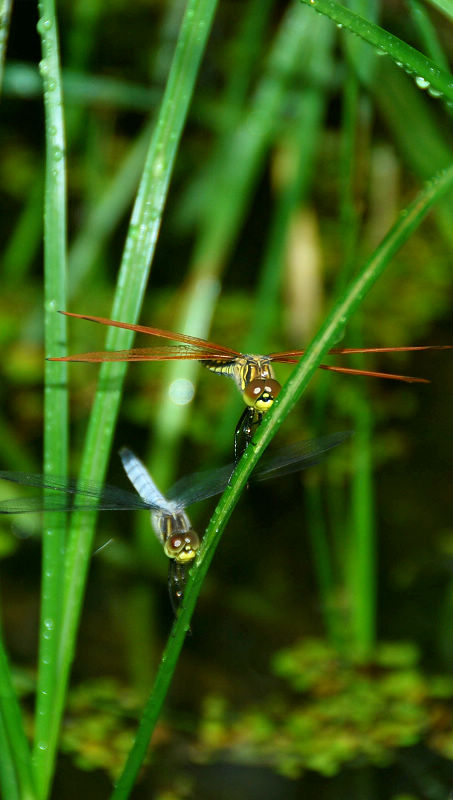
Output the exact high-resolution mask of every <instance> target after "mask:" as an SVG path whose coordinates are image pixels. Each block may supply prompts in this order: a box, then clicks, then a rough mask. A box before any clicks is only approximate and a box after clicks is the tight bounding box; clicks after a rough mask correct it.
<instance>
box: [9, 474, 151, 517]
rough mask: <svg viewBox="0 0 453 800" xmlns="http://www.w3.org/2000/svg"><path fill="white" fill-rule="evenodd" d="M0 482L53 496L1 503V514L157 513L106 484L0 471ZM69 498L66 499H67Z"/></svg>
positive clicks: (132, 497) (145, 504)
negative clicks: (26, 487) (148, 511)
mask: <svg viewBox="0 0 453 800" xmlns="http://www.w3.org/2000/svg"><path fill="white" fill-rule="evenodd" d="M0 480H4V481H10V482H11V483H18V484H20V485H21V486H31V487H33V488H36V489H51V490H52V491H53V492H54V493H53V494H42V495H40V496H38V497H23V498H15V499H12V500H2V501H0V514H21V513H26V512H31V511H75V510H81V511H83V510H86V509H93V508H95V509H98V510H100V511H139V510H144V509H145V510H158V509H159V506H157V505H153V504H151V503H146V502H145V501H144V500H142V499H141V498H140V497H139V496H138V495H137V494H134V493H133V492H128V491H126V490H125V489H120V488H118V487H116V486H109V485H107V484H105V485H103V486H100V485H99V484H96V483H90V482H79V481H77V480H73V479H68V480H66V479H63V478H53V477H46V476H44V475H39V474H36V475H35V474H33V473H28V472H8V471H0ZM68 495H69V496H68Z"/></svg>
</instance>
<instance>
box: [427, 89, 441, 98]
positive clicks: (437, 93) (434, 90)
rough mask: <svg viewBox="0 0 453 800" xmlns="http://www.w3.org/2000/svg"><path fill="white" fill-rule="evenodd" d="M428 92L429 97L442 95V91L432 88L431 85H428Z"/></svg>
mask: <svg viewBox="0 0 453 800" xmlns="http://www.w3.org/2000/svg"><path fill="white" fill-rule="evenodd" d="M428 94H429V95H431V97H442V92H440V91H439V89H433V87H432V86H430V87H429V89H428Z"/></svg>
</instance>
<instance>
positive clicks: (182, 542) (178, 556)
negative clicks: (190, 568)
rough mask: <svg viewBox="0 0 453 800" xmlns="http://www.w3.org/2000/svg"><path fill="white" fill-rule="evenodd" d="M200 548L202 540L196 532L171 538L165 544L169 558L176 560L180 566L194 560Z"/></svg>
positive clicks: (188, 532)
mask: <svg viewBox="0 0 453 800" xmlns="http://www.w3.org/2000/svg"><path fill="white" fill-rule="evenodd" d="M199 547H200V540H199V538H198V535H197V534H196V533H195V531H186V532H185V533H174V534H173V536H170V537H169V538H168V539H167V541H166V542H165V546H164V550H165V555H167V556H168V558H174V559H175V561H178V562H179V563H180V564H187V563H188V562H189V561H193V560H194V558H195V556H196V553H197V550H198V548H199Z"/></svg>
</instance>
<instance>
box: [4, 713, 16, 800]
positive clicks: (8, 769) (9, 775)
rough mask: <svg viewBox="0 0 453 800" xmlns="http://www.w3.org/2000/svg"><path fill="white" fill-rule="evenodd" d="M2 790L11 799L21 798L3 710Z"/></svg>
mask: <svg viewBox="0 0 453 800" xmlns="http://www.w3.org/2000/svg"><path fill="white" fill-rule="evenodd" d="M0 791H1V796H2V797H8V798H10V800H20V792H19V786H18V783H17V778H16V770H15V769H14V762H13V760H12V757H11V751H10V747H9V742H8V739H7V736H6V729H5V726H4V724H3V718H2V712H1V710H0Z"/></svg>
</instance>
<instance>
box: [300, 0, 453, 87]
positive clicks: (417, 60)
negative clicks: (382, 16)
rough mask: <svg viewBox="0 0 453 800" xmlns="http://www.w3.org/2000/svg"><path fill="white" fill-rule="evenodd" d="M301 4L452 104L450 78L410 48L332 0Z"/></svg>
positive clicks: (418, 83) (451, 83)
mask: <svg viewBox="0 0 453 800" xmlns="http://www.w3.org/2000/svg"><path fill="white" fill-rule="evenodd" d="M301 2H302V3H305V4H306V5H309V6H312V7H313V8H314V10H315V11H318V12H319V13H320V14H325V15H326V16H327V17H330V19H332V20H333V21H334V22H336V23H337V25H341V26H342V27H344V28H345V30H348V31H349V32H350V33H355V34H356V35H357V36H360V37H361V38H362V39H364V40H365V41H366V42H368V43H369V44H371V45H372V46H373V47H375V48H377V50H378V52H379V53H382V54H387V55H389V56H390V57H391V58H393V60H394V61H395V63H396V64H397V65H398V66H400V67H402V68H403V69H405V70H406V72H408V73H410V74H412V75H413V76H414V78H415V80H416V81H417V85H419V86H420V88H423V89H427V88H431V90H434V91H435V92H439V94H440V95H443V96H444V97H445V98H446V99H447V100H452V101H453V80H452V76H451V75H450V74H449V73H448V72H445V70H443V69H442V68H441V67H439V66H438V65H437V64H436V63H435V62H434V61H431V59H429V58H426V56H424V55H423V54H422V53H420V52H419V51H418V50H416V49H415V48H414V47H411V46H410V45H409V44H406V42H403V41H402V40H401V39H398V37H397V36H394V35H393V34H392V33H389V31H386V30H384V29H383V28H380V27H379V25H375V24H374V23H373V22H369V21H368V20H367V19H364V17H361V16H360V15H359V14H354V12H353V11H350V10H349V9H348V8H345V6H342V5H340V3H336V2H335V0H301Z"/></svg>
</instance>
